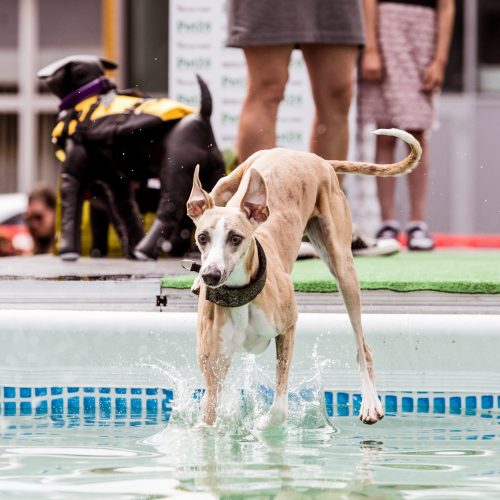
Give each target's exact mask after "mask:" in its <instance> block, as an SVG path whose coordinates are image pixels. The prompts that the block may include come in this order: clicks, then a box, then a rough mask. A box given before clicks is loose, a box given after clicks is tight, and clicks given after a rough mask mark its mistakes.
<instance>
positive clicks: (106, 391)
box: [99, 387, 111, 394]
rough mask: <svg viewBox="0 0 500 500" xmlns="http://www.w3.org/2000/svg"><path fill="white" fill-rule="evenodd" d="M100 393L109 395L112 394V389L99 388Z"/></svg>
mask: <svg viewBox="0 0 500 500" xmlns="http://www.w3.org/2000/svg"><path fill="white" fill-rule="evenodd" d="M99 392H100V393H101V394H109V393H110V392H111V388H110V387H99Z"/></svg>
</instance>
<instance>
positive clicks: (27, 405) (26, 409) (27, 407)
mask: <svg viewBox="0 0 500 500" xmlns="http://www.w3.org/2000/svg"><path fill="white" fill-rule="evenodd" d="M19 413H20V414H21V415H31V402H30V401H21V403H20V404H19Z"/></svg>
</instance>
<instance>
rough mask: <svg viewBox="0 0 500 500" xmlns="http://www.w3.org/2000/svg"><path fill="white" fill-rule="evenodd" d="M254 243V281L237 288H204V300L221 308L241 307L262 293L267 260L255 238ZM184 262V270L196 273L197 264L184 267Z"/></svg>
mask: <svg viewBox="0 0 500 500" xmlns="http://www.w3.org/2000/svg"><path fill="white" fill-rule="evenodd" d="M255 243H256V245H257V255H258V257H259V270H258V271H257V276H255V279H253V280H252V281H250V283H248V285H245V286H242V287H237V288H236V287H229V286H226V285H222V286H220V287H218V288H210V287H206V296H205V298H206V299H207V300H209V301H210V302H213V303H214V304H217V305H218V306H222V307H241V306H244V305H245V304H248V303H249V302H252V300H253V299H255V297H257V295H259V293H260V292H262V289H263V288H264V285H265V284H266V276H267V271H266V269H267V259H266V254H265V252H264V249H263V248H262V245H261V244H260V243H259V240H258V239H257V238H256V239H255ZM186 262H189V261H182V263H181V264H182V267H184V269H187V270H189V271H196V272H198V271H199V270H200V268H201V266H200V265H199V264H195V263H194V262H190V264H189V267H186V266H187V265H188V264H186V265H184V263H186ZM193 293H195V294H196V295H199V293H200V290H199V289H196V290H193Z"/></svg>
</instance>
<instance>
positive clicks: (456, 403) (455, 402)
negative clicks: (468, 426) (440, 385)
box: [450, 396, 462, 413]
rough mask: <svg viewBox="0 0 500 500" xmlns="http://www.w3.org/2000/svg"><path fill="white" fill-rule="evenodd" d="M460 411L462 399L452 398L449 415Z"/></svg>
mask: <svg viewBox="0 0 500 500" xmlns="http://www.w3.org/2000/svg"><path fill="white" fill-rule="evenodd" d="M461 411H462V398H461V397H458V396H454V397H451V398H450V413H460V412H461Z"/></svg>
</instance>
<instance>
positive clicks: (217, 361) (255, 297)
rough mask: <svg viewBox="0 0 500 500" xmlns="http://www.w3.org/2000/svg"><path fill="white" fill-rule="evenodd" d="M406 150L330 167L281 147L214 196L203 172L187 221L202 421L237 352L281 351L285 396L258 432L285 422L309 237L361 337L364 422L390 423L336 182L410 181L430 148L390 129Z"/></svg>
mask: <svg viewBox="0 0 500 500" xmlns="http://www.w3.org/2000/svg"><path fill="white" fill-rule="evenodd" d="M375 133H376V134H379V135H391V136H395V137H398V138H400V139H402V140H403V141H405V142H406V143H407V144H408V145H409V147H410V152H409V154H408V156H407V157H406V158H405V159H404V160H402V161H400V162H397V163H392V164H388V165H379V164H374V163H361V162H349V161H330V160H324V159H322V158H320V157H318V156H316V155H314V154H311V153H303V152H298V151H292V150H287V149H282V148H275V149H270V150H264V151H258V152H257V153H255V154H253V155H252V156H251V157H250V158H248V159H247V160H246V161H245V162H243V163H242V164H241V165H239V166H238V167H237V168H236V169H235V170H234V171H233V172H231V174H229V175H228V176H227V177H224V178H222V179H220V180H219V181H218V183H217V184H216V185H215V187H214V189H213V190H212V191H211V193H210V194H209V193H207V192H206V191H204V190H203V188H202V186H201V184H200V181H199V178H198V173H197V171H195V175H194V180H193V188H192V191H191V195H190V197H189V200H188V202H187V213H188V215H189V216H190V217H191V218H192V219H193V221H194V223H195V226H196V233H195V239H196V244H197V246H198V247H199V249H200V252H201V260H202V263H201V267H200V266H199V275H198V277H197V279H196V280H195V284H194V285H193V291H194V292H195V293H199V296H200V298H199V305H198V340H197V358H198V364H199V367H200V369H201V372H202V374H203V377H204V379H205V383H206V393H205V396H204V403H203V405H204V406H203V420H204V422H205V423H206V424H208V425H212V424H214V423H215V420H216V416H217V405H218V400H219V396H220V393H221V390H222V388H223V383H224V379H225V376H226V374H227V371H228V368H229V365H230V360H231V357H232V355H233V353H234V352H235V351H237V350H246V351H248V352H251V353H256V354H258V353H261V352H263V351H264V350H265V349H266V348H267V346H268V345H269V343H270V341H271V339H273V338H274V339H275V342H276V357H277V360H276V391H275V397H274V401H273V404H272V406H271V409H270V411H269V412H268V414H267V415H265V416H263V417H261V418H260V419H259V421H258V422H257V427H258V428H260V429H265V428H269V427H273V426H277V425H280V424H283V423H284V422H286V419H287V414H288V392H287V391H288V374H289V370H290V364H291V360H292V351H293V344H294V335H295V324H296V322H297V306H296V301H295V297H294V290H293V284H292V281H291V279H290V273H291V271H292V268H293V265H294V263H295V260H296V257H297V253H298V250H299V246H300V243H301V240H302V238H303V235H304V233H305V234H306V235H307V236H308V237H309V240H310V241H311V243H312V245H313V246H314V247H315V249H316V250H317V252H318V253H319V255H320V257H321V258H322V260H323V261H324V262H325V263H326V265H327V266H328V268H329V270H330V272H331V273H332V275H333V276H334V277H335V279H336V280H337V283H338V286H339V290H340V291H341V293H342V297H343V300H344V302H345V305H346V308H347V313H348V315H349V319H350V322H351V325H352V328H353V330H354V336H355V339H356V347H357V361H358V365H359V369H360V372H361V386H362V405H361V409H360V420H361V421H362V422H364V423H366V424H374V423H375V422H377V421H378V420H380V419H381V418H383V416H384V412H383V409H382V405H381V403H380V400H379V398H378V395H377V391H376V388H375V382H374V371H373V357H372V353H371V350H370V347H369V346H368V344H367V343H366V341H365V339H364V337H363V330H362V327H361V304H360V302H361V301H360V290H359V283H358V278H357V275H356V270H355V268H354V264H353V257H352V252H351V232H352V228H351V215H350V210H349V206H348V203H347V200H346V197H345V196H344V193H343V192H342V190H341V188H340V186H339V182H338V179H337V175H336V173H342V174H346V173H356V174H365V175H376V176H395V175H399V174H403V173H407V172H410V171H411V170H412V169H413V168H414V167H415V166H416V165H417V163H418V161H419V159H420V157H421V154H422V149H421V147H420V144H419V143H418V141H417V140H416V139H415V138H414V137H413V136H412V135H411V134H409V133H407V132H404V131H402V130H398V129H381V130H377V131H375Z"/></svg>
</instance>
